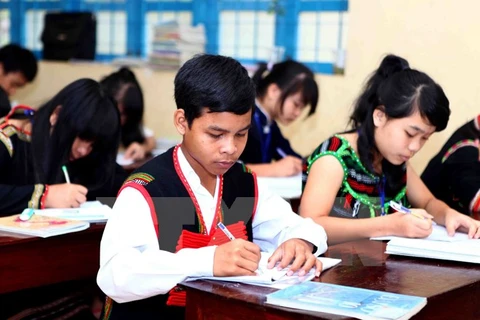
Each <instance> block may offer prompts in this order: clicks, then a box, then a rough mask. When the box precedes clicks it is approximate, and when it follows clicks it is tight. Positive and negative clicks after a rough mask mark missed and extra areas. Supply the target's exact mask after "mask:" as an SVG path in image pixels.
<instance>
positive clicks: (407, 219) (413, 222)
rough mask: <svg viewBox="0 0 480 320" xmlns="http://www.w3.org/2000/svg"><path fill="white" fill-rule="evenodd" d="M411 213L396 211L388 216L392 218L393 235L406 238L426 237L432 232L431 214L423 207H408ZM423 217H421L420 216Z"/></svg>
mask: <svg viewBox="0 0 480 320" xmlns="http://www.w3.org/2000/svg"><path fill="white" fill-rule="evenodd" d="M410 210H411V211H412V213H410V214H408V213H400V212H396V213H393V214H391V215H389V217H391V219H394V222H393V225H394V226H395V229H396V232H394V235H395V236H400V237H407V238H426V237H428V236H429V235H430V234H431V233H432V219H433V216H432V215H430V214H428V213H427V212H426V211H425V210H423V209H410ZM422 217H423V218H422Z"/></svg>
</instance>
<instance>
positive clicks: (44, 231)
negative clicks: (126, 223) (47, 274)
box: [0, 214, 90, 238]
mask: <svg viewBox="0 0 480 320" xmlns="http://www.w3.org/2000/svg"><path fill="white" fill-rule="evenodd" d="M19 217H20V215H19V214H16V215H13V216H9V217H3V218H0V231H4V232H7V233H13V234H21V235H29V236H36V237H42V238H48V237H51V236H57V235H60V234H65V233H71V232H77V231H82V230H85V229H87V228H88V227H89V226H90V224H89V223H88V222H86V221H75V220H68V219H60V218H55V217H46V216H40V215H36V214H34V215H33V216H32V217H31V218H30V220H27V221H22V220H20V218H19Z"/></svg>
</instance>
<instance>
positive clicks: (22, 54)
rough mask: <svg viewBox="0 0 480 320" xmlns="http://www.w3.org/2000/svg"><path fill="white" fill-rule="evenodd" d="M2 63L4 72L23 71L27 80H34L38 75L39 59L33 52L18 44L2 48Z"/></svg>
mask: <svg viewBox="0 0 480 320" xmlns="http://www.w3.org/2000/svg"><path fill="white" fill-rule="evenodd" d="M0 63H1V64H2V65H3V72H4V73H10V72H21V73H22V74H23V76H24V77H25V79H27V82H32V81H33V79H35V76H36V75H37V70H38V66H37V59H36V58H35V56H34V55H33V52H32V51H30V50H28V49H25V48H22V47H20V46H18V45H16V44H8V45H6V46H4V47H2V48H0Z"/></svg>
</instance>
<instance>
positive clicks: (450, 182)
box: [422, 115, 480, 218]
mask: <svg viewBox="0 0 480 320" xmlns="http://www.w3.org/2000/svg"><path fill="white" fill-rule="evenodd" d="M479 140H480V115H479V116H478V117H477V118H475V119H473V120H472V121H469V122H468V123H466V124H465V125H463V126H461V127H460V128H458V129H457V130H456V131H455V132H454V133H453V134H452V136H451V137H450V138H449V139H448V141H447V142H446V143H445V145H444V146H443V147H442V149H441V150H440V152H439V153H437V155H435V157H433V158H432V160H430V162H429V163H428V165H427V168H426V169H425V171H424V172H423V173H422V180H423V182H424V183H425V185H426V186H427V187H428V188H429V189H430V191H431V192H432V193H433V195H434V196H435V197H436V198H438V199H440V200H442V201H444V202H445V203H446V204H448V205H449V206H450V207H451V208H453V209H455V210H457V211H459V212H462V213H464V214H467V215H470V214H472V215H474V216H476V217H477V218H480V153H479V148H480V143H479Z"/></svg>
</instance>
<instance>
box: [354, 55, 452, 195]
mask: <svg viewBox="0 0 480 320" xmlns="http://www.w3.org/2000/svg"><path fill="white" fill-rule="evenodd" d="M377 108H382V111H384V112H385V115H386V117H387V119H398V118H405V117H408V116H410V115H412V114H413V113H415V112H419V113H420V115H421V116H422V118H424V119H426V120H428V122H429V123H430V124H431V125H432V126H434V127H435V130H436V131H442V130H443V129H445V127H446V126H447V124H448V119H449V117H450V108H449V101H448V98H447V97H446V95H445V93H444V92H443V89H442V87H440V85H438V84H437V83H435V82H434V81H433V80H432V79H431V78H430V77H429V76H428V75H427V74H425V73H423V72H420V71H418V70H413V69H410V66H409V64H408V61H407V60H405V59H403V58H401V57H398V56H395V55H387V56H386V57H385V58H384V59H383V60H382V62H381V64H380V66H379V68H378V69H377V70H376V71H374V72H373V74H372V75H371V76H370V78H369V79H368V81H367V83H366V85H365V88H364V90H363V92H362V94H361V95H360V96H359V98H358V99H357V101H356V102H355V105H354V110H353V113H352V114H351V116H350V124H351V126H352V131H357V132H358V142H357V148H358V153H359V155H360V160H361V161H362V163H363V164H364V165H365V166H366V167H367V168H368V169H369V170H371V171H372V172H373V167H372V166H373V160H374V155H375V153H376V152H377V151H378V150H377V148H376V146H375V139H374V129H375V126H374V123H373V112H374V110H375V109H377ZM382 170H383V174H384V175H385V177H386V178H387V186H388V185H390V186H392V187H395V185H397V184H398V183H399V181H400V179H399V176H400V175H401V174H403V173H402V172H403V169H402V166H395V165H393V164H391V163H389V162H388V161H387V160H385V159H383V162H382Z"/></svg>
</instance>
